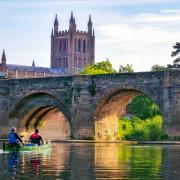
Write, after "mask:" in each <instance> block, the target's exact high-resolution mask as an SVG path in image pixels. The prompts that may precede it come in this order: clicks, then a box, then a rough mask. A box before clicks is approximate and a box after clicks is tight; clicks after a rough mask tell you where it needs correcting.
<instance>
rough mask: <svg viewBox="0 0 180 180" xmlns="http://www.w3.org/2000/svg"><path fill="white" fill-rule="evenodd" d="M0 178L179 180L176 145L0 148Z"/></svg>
mask: <svg viewBox="0 0 180 180" xmlns="http://www.w3.org/2000/svg"><path fill="white" fill-rule="evenodd" d="M0 179H3V180H6V179H7V180H8V179H18V180H19V179H38V180H39V179H52V180H53V179H56V180H59V179H67V180H94V179H126V180H131V179H133V180H156V179H165V180H166V179H167V180H179V179H180V146H178V145H176V146H175V145H150V146H147V145H124V144H117V143H54V144H52V150H47V151H42V152H21V153H3V151H2V149H1V150H0Z"/></svg>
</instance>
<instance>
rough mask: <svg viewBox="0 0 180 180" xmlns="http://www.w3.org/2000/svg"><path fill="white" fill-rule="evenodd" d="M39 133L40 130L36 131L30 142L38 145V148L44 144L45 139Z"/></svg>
mask: <svg viewBox="0 0 180 180" xmlns="http://www.w3.org/2000/svg"><path fill="white" fill-rule="evenodd" d="M38 133H39V130H38V129H36V130H35V132H34V133H33V134H32V135H31V136H30V141H31V143H33V144H37V145H38V146H40V144H41V142H42V143H43V139H42V137H41V136H40V135H39V134H38Z"/></svg>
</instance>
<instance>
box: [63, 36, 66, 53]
mask: <svg viewBox="0 0 180 180" xmlns="http://www.w3.org/2000/svg"><path fill="white" fill-rule="evenodd" d="M65 52H66V39H63V53H65Z"/></svg>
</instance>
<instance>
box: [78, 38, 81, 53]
mask: <svg viewBox="0 0 180 180" xmlns="http://www.w3.org/2000/svg"><path fill="white" fill-rule="evenodd" d="M78 52H81V40H80V39H78Z"/></svg>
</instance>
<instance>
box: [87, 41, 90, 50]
mask: <svg viewBox="0 0 180 180" xmlns="http://www.w3.org/2000/svg"><path fill="white" fill-rule="evenodd" d="M89 48H90V43H89V41H88V42H87V52H89Z"/></svg>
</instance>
